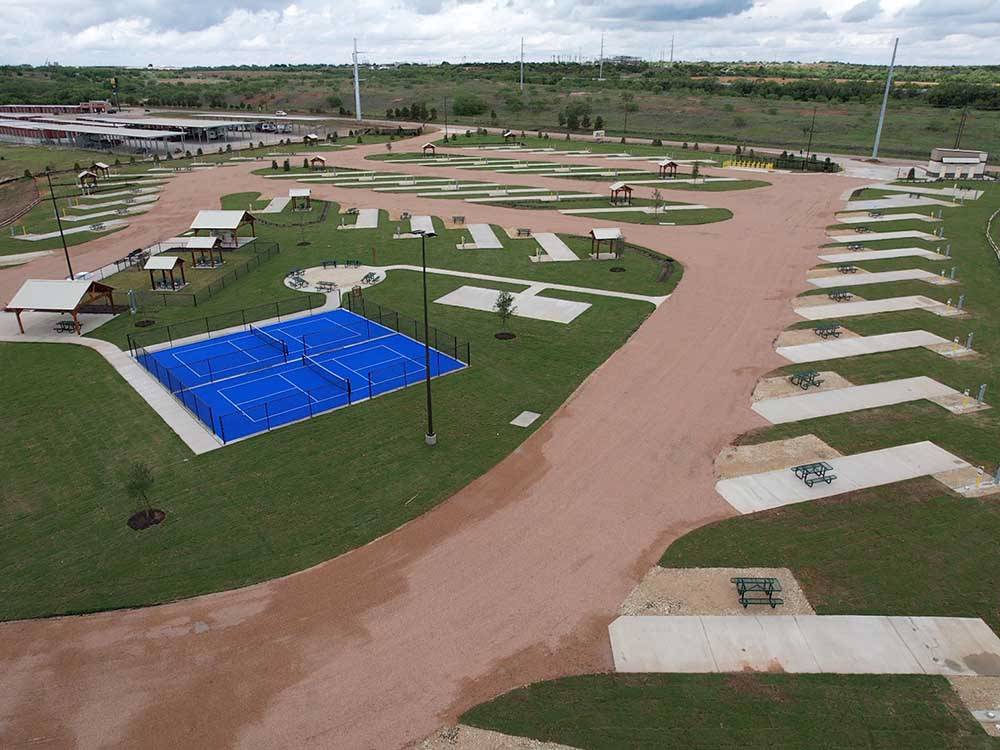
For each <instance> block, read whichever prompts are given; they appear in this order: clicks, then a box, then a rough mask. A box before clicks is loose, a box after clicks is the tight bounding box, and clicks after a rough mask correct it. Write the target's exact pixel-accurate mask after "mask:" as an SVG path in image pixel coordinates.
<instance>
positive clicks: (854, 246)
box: [847, 242, 865, 252]
mask: <svg viewBox="0 0 1000 750" xmlns="http://www.w3.org/2000/svg"><path fill="white" fill-rule="evenodd" d="M847 249H848V250H853V251H854V252H858V251H859V250H864V249H865V246H864V245H862V244H861V243H860V242H852V243H851V244H850V245H848V246H847Z"/></svg>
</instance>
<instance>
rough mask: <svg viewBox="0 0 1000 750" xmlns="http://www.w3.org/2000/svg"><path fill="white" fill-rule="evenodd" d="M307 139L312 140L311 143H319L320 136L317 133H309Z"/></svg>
mask: <svg viewBox="0 0 1000 750" xmlns="http://www.w3.org/2000/svg"><path fill="white" fill-rule="evenodd" d="M306 138H308V139H309V140H311V141H318V140H319V136H318V135H316V134H315V133H309V134H308V135H307V136H306Z"/></svg>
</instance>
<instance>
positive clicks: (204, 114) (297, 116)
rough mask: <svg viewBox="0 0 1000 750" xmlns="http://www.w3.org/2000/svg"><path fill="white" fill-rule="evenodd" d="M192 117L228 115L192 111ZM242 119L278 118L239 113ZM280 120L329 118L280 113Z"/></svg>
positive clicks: (207, 117)
mask: <svg viewBox="0 0 1000 750" xmlns="http://www.w3.org/2000/svg"><path fill="white" fill-rule="evenodd" d="M192 116H194V117H204V118H205V119H225V118H226V117H228V115H217V114H212V113H210V112H193V113H192ZM240 117H242V118H243V119H244V120H275V119H278V118H277V117H276V116H275V115H251V114H245V115H244V114H241V115H240ZM281 119H282V120H297V121H299V122H326V121H327V120H329V119H331V118H329V117H316V116H309V115H282V116H281Z"/></svg>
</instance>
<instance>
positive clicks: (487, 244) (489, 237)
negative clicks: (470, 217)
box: [456, 224, 503, 250]
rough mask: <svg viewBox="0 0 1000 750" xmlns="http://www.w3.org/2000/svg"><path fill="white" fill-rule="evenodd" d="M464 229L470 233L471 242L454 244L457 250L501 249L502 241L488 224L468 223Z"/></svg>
mask: <svg viewBox="0 0 1000 750" xmlns="http://www.w3.org/2000/svg"><path fill="white" fill-rule="evenodd" d="M466 229H468V230H469V234H470V235H472V242H466V243H464V244H461V245H456V247H458V249H459V250H502V249H503V243H502V242H500V240H499V238H498V237H497V236H496V234H495V233H494V232H493V227H491V226H490V225H489V224H469V225H468V226H467V227H466Z"/></svg>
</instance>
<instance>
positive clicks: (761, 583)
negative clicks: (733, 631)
mask: <svg viewBox="0 0 1000 750" xmlns="http://www.w3.org/2000/svg"><path fill="white" fill-rule="evenodd" d="M729 581H730V582H731V583H735V584H736V593H737V594H738V595H739V597H740V604H742V605H743V609H746V608H747V607H748V606H749V605H751V604H767V605H768V606H770V607H771V609H774V608H775V607H777V606H778V605H779V604H784V603H785V600H784V599H781V598H780V597H777V596H775V593H778V592H780V591H781V582H780V581H778V579H777V578H744V577H739V578H730V579H729ZM753 594H762V596H754V595H753Z"/></svg>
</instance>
